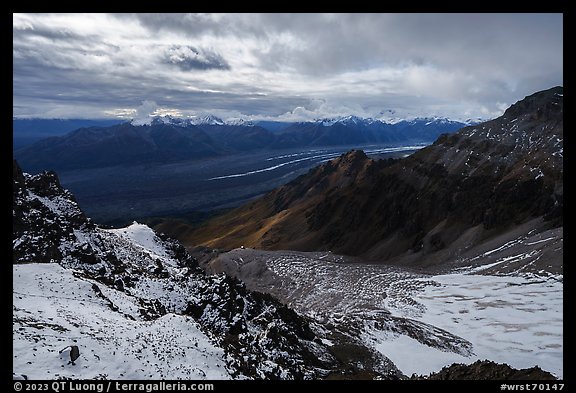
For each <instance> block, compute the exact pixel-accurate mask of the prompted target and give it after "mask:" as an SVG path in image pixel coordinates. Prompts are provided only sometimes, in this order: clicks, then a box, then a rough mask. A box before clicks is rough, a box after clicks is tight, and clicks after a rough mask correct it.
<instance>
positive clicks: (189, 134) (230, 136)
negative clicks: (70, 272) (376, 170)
mask: <svg viewBox="0 0 576 393" xmlns="http://www.w3.org/2000/svg"><path fill="white" fill-rule="evenodd" d="M466 125H468V124H467V123H463V122H458V121H453V120H449V119H445V118H417V119H412V120H402V121H398V122H395V123H387V122H385V121H381V120H378V119H363V118H359V117H356V116H346V117H339V118H334V119H320V120H317V121H314V122H302V123H278V122H273V123H271V122H258V121H245V120H242V119H236V120H231V121H223V120H222V119H219V118H217V117H215V116H212V115H206V116H200V117H196V118H177V117H171V116H163V117H155V118H152V117H150V118H149V119H146V121H145V122H143V121H142V120H138V121H137V122H132V123H130V122H126V123H122V124H117V125H113V126H110V127H88V128H80V129H78V130H75V131H72V132H70V133H68V134H66V135H63V136H57V137H52V138H47V139H43V140H40V141H38V142H36V143H34V144H31V145H28V146H25V147H23V148H20V149H16V150H15V151H14V155H15V157H16V159H18V162H19V163H20V165H22V168H24V169H25V170H27V171H30V172H37V171H41V170H45V169H54V170H67V169H78V168H99V167H105V166H113V165H119V164H128V165H129V164H141V163H157V162H162V163H165V162H177V161H185V160H198V159H205V158H207V157H216V156H220V157H221V156H225V155H230V154H234V153H238V152H250V151H258V150H263V149H267V150H278V149H290V148H310V147H312V148H316V147H333V146H364V145H370V144H372V145H374V144H388V145H390V146H396V145H399V144H413V143H431V142H432V141H434V140H435V139H436V138H437V137H438V136H439V135H440V134H442V133H447V132H454V131H456V130H458V129H460V128H462V127H464V126H466Z"/></svg>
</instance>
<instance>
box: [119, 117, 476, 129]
mask: <svg viewBox="0 0 576 393" xmlns="http://www.w3.org/2000/svg"><path fill="white" fill-rule="evenodd" d="M482 121H483V119H481V118H477V119H466V120H454V119H449V118H447V117H440V116H431V117H419V116H413V117H406V118H399V117H382V118H373V117H359V116H355V115H347V116H336V117H330V118H320V119H315V120H309V121H279V122H278V121H277V123H284V124H285V127H288V126H289V125H292V124H295V123H299V124H302V123H319V124H322V125H324V126H332V125H334V124H344V125H356V126H358V125H370V124H374V123H381V124H386V125H393V124H396V123H401V122H404V123H412V124H414V123H424V124H425V125H432V124H458V125H460V126H463V125H472V124H477V123H480V122H482ZM155 122H158V123H162V124H172V125H177V126H182V127H185V126H189V125H194V126H200V125H207V126H224V125H229V126H239V125H241V126H256V125H259V124H261V122H263V121H260V120H246V119H243V118H231V119H227V120H222V119H221V118H219V117H217V116H214V115H212V114H204V115H198V116H192V117H175V116H171V115H165V116H150V117H148V118H146V119H140V118H139V119H133V120H131V121H130V123H131V124H132V125H135V126H144V125H151V124H153V123H155Z"/></svg>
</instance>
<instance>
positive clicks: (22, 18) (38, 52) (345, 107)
mask: <svg viewBox="0 0 576 393" xmlns="http://www.w3.org/2000/svg"><path fill="white" fill-rule="evenodd" d="M562 31H563V16H562V14H14V16H13V66H14V73H13V90H14V93H13V110H14V116H16V117H44V118H54V117H57V118H94V119H97V118H107V117H124V118H133V117H138V116H147V115H148V114H150V113H154V114H158V115H163V114H172V115H176V116H192V115H197V114H206V113H212V114H215V115H217V116H219V117H222V118H224V119H230V118H239V117H243V118H249V119H265V118H270V119H272V118H277V119H281V120H307V119H314V118H323V117H333V116H340V115H349V114H354V115H358V116H365V117H368V116H371V117H394V116H398V117H412V116H432V115H437V116H447V117H451V118H456V119H466V118H476V117H480V118H483V119H488V118H493V117H496V116H498V115H500V114H501V113H502V112H503V110H504V109H505V108H506V107H508V106H509V105H510V104H512V103H514V102H516V101H518V100H519V99H522V98H523V97H525V96H526V95H529V94H532V93H534V92H536V91H538V90H543V89H547V88H550V87H553V86H556V85H562V84H563V34H562Z"/></svg>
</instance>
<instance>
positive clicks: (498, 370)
mask: <svg viewBox="0 0 576 393" xmlns="http://www.w3.org/2000/svg"><path fill="white" fill-rule="evenodd" d="M412 379H432V380H509V381H515V380H530V381H533V380H535V381H538V380H540V381H551V380H556V379H557V378H555V377H554V376H553V375H552V374H550V373H549V372H547V371H544V370H542V369H541V368H540V367H531V368H524V369H520V370H518V369H515V368H512V367H510V366H509V365H507V364H500V363H495V362H492V361H489V360H478V361H476V362H474V363H472V364H459V363H454V364H452V365H451V366H447V367H444V368H442V370H440V371H439V372H437V373H432V374H430V375H428V376H415V375H414V376H412Z"/></svg>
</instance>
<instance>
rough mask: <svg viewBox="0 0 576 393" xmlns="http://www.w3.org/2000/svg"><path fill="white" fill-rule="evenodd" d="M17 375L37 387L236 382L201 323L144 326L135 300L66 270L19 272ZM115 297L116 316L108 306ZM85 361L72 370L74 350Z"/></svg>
mask: <svg viewBox="0 0 576 393" xmlns="http://www.w3.org/2000/svg"><path fill="white" fill-rule="evenodd" d="M13 282H14V287H13V312H14V317H13V320H14V324H13V346H14V347H13V362H14V364H13V370H14V372H15V373H16V374H20V373H21V374H25V375H27V377H28V378H29V379H57V378H64V377H70V378H80V379H92V378H106V379H161V378H168V379H229V378H230V377H229V374H228V372H227V370H226V366H225V362H224V352H223V350H222V349H220V348H217V347H215V346H213V345H212V344H211V342H210V340H209V339H208V337H207V336H206V335H204V334H203V333H202V332H201V331H200V330H199V329H198V327H197V324H196V322H195V321H194V320H193V319H192V318H190V317H186V316H180V315H175V314H167V315H165V316H163V317H160V318H158V319H157V320H154V321H144V320H142V319H141V318H140V316H139V315H138V313H136V312H134V311H135V310H138V305H136V304H133V302H134V298H133V297H130V296H127V295H125V294H124V293H123V292H120V291H113V290H109V291H106V287H105V286H104V285H102V284H99V283H96V282H93V281H91V280H87V279H83V278H77V277H76V276H75V275H74V271H72V270H69V269H64V268H62V267H61V266H60V265H58V264H53V263H50V264H26V265H14V266H13ZM95 285H96V286H98V287H99V288H100V289H101V290H102V292H103V293H105V294H108V292H110V294H112V292H113V294H114V297H112V296H110V299H113V300H112V302H113V303H114V305H116V306H117V307H118V308H119V309H120V312H117V311H113V310H112V309H111V308H110V305H109V302H108V301H106V299H103V298H102V297H100V296H98V295H97V292H96V291H95V289H93V287H94V286H95ZM69 345H77V346H78V347H79V350H80V357H79V358H78V359H77V360H76V361H75V362H74V363H75V364H74V365H72V364H69V361H70V357H69V350H66V351H64V352H62V353H61V354H60V353H59V351H60V350H62V349H63V348H65V347H67V346H69Z"/></svg>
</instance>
